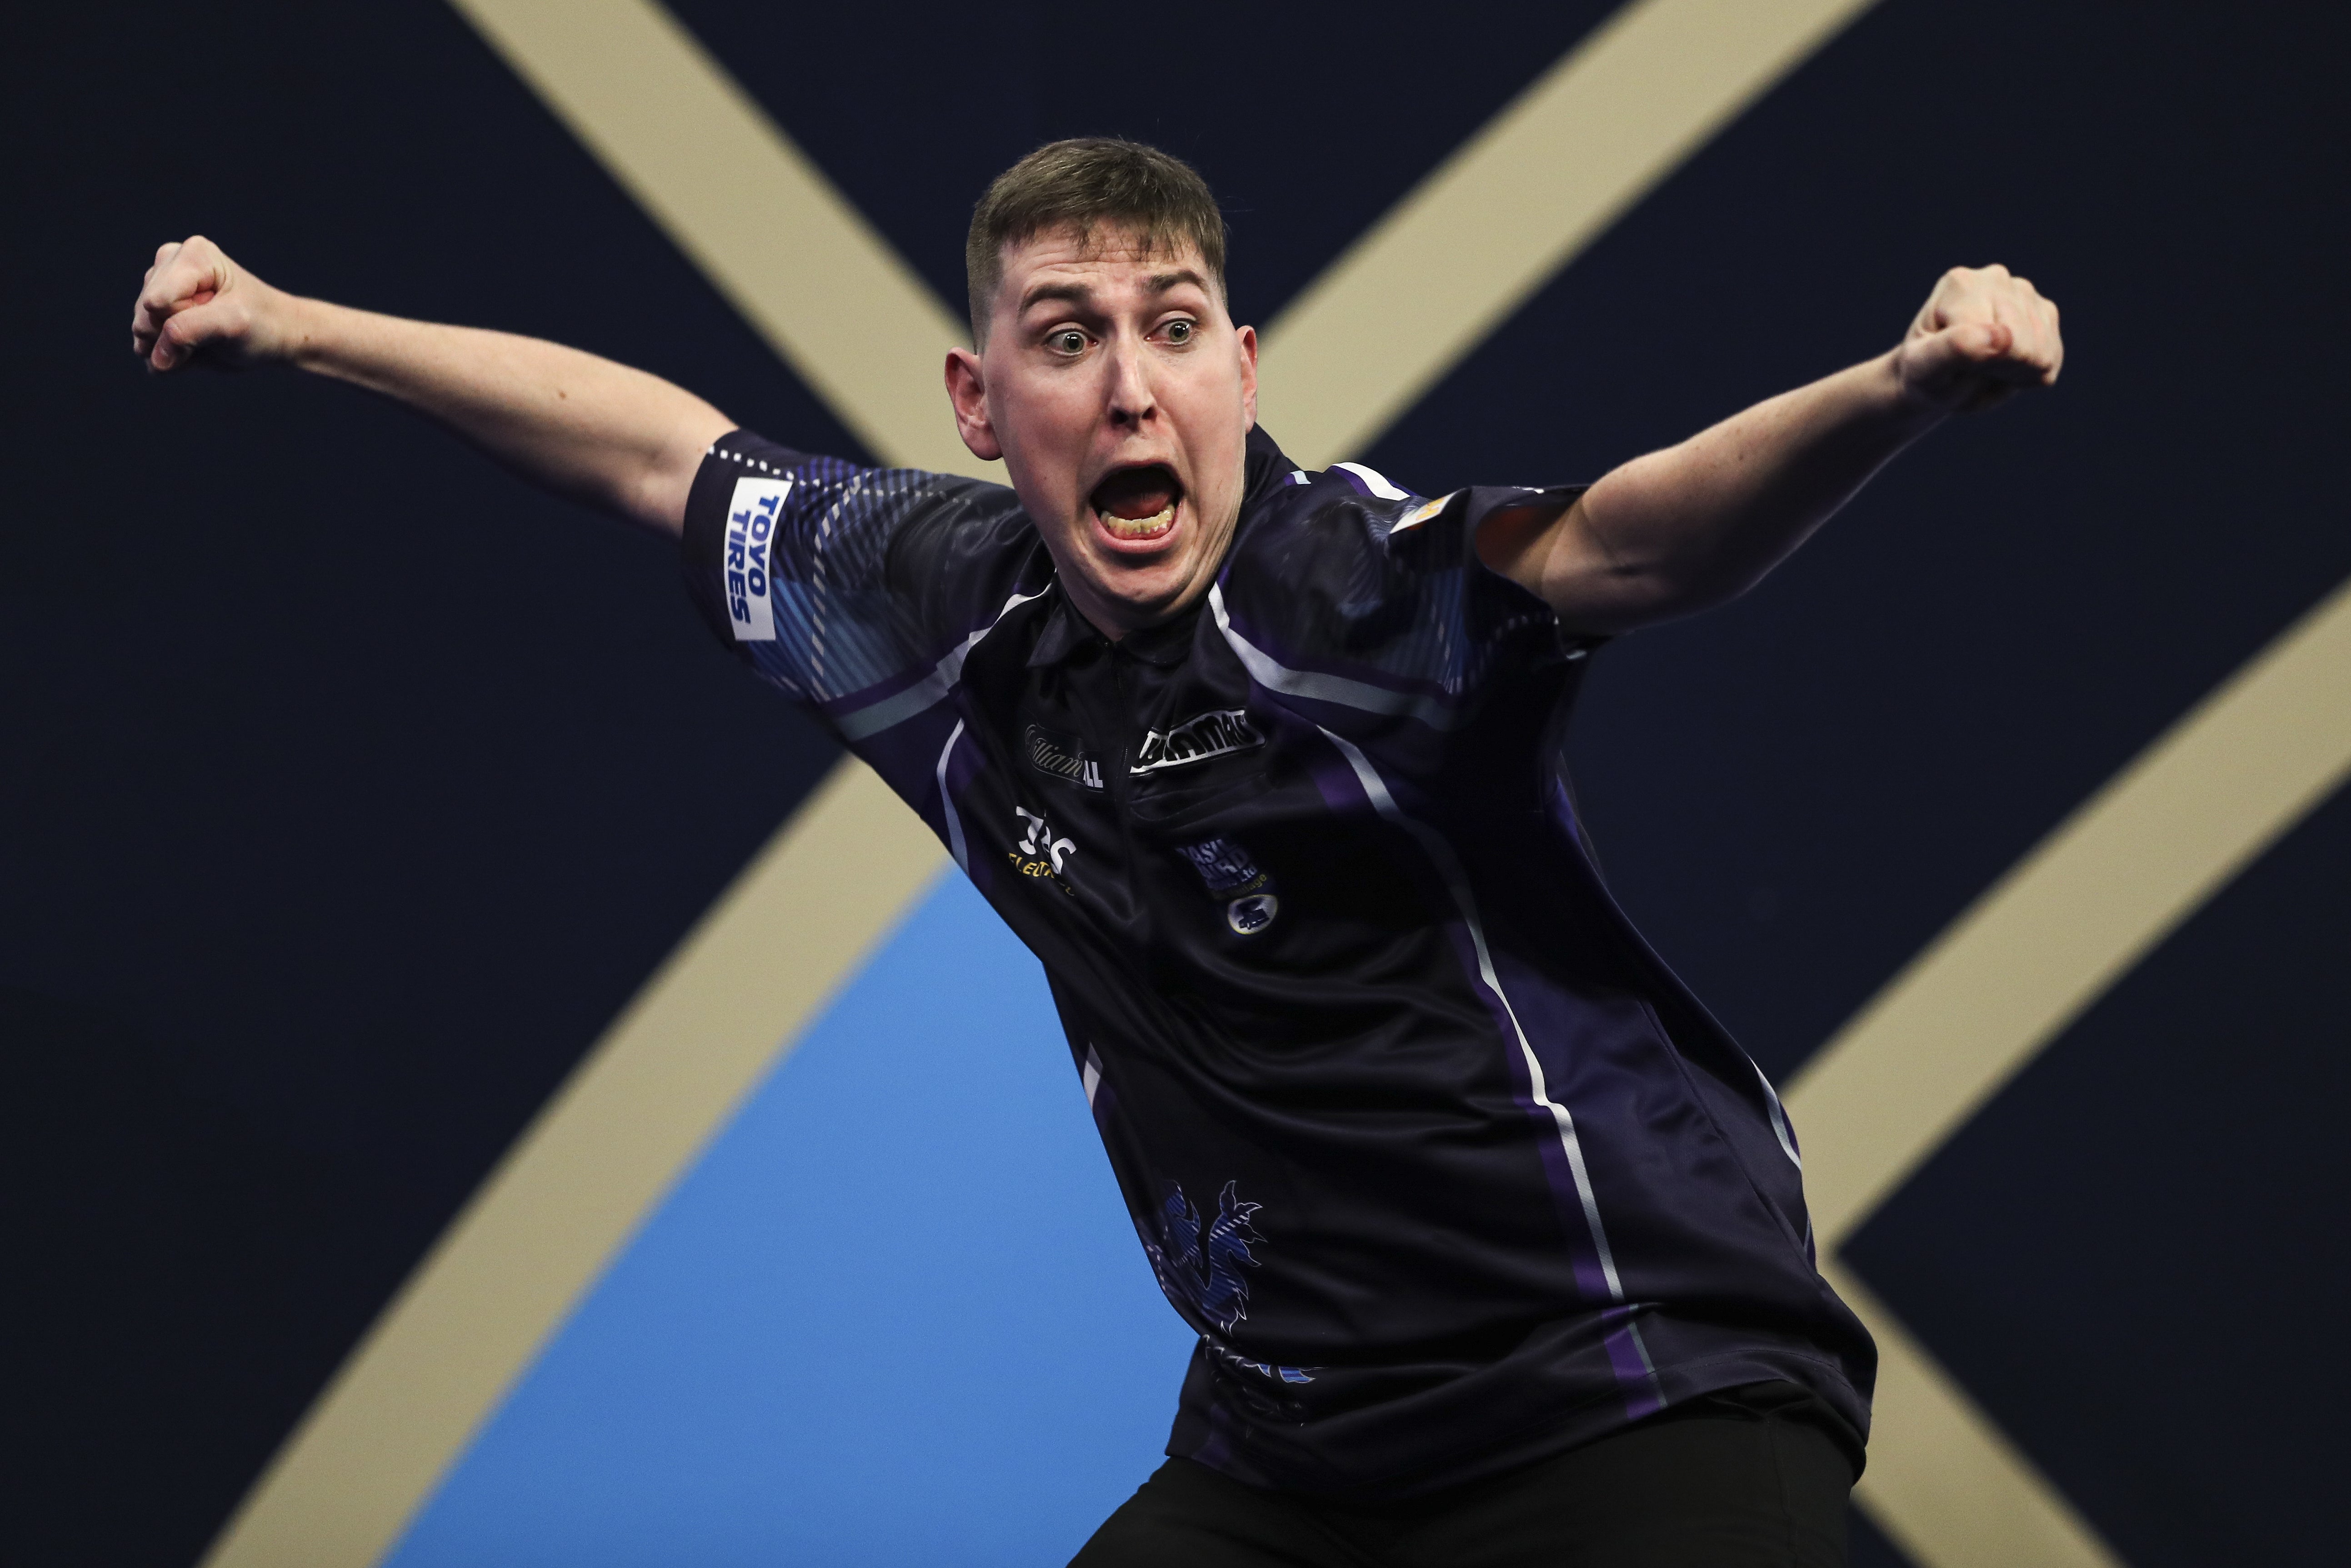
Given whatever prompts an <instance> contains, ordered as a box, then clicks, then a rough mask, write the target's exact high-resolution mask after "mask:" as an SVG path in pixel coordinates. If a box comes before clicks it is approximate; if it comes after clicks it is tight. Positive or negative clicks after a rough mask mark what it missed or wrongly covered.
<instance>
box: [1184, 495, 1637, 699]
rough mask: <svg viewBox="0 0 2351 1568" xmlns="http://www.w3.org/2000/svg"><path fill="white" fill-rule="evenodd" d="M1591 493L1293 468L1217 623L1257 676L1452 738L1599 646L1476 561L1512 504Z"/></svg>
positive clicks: (1222, 597)
mask: <svg viewBox="0 0 2351 1568" xmlns="http://www.w3.org/2000/svg"><path fill="white" fill-rule="evenodd" d="M1583 489H1584V486H1573V485H1571V486H1550V487H1545V488H1540V489H1537V488H1524V487H1518V486H1479V487H1477V488H1474V489H1467V490H1457V491H1455V492H1453V493H1452V494H1450V495H1447V496H1440V497H1420V496H1416V495H1412V494H1410V493H1408V492H1406V491H1405V490H1402V489H1400V488H1398V487H1396V486H1393V485H1391V484H1389V483H1388V482H1387V481H1386V480H1385V479H1384V477H1382V476H1379V475H1377V474H1375V473H1373V472H1372V471H1371V470H1369V469H1365V468H1363V467H1361V466H1360V465H1354V464H1344V465H1338V466H1337V467H1334V468H1332V469H1331V470H1329V471H1326V472H1325V473H1323V474H1320V475H1307V474H1303V473H1299V474H1295V475H1293V476H1292V477H1291V478H1290V480H1289V481H1287V482H1286V483H1285V485H1284V486H1282V487H1280V488H1278V489H1276V490H1275V491H1273V492H1272V494H1271V495H1270V497H1268V499H1267V502H1266V507H1267V516H1266V518H1265V522H1264V523H1263V524H1261V525H1259V526H1258V527H1255V528H1250V529H1249V530H1247V532H1246V533H1245V535H1244V538H1243V540H1242V546H1241V550H1240V553H1239V555H1238V559H1236V561H1235V562H1234V564H1233V566H1232V567H1231V568H1229V569H1228V570H1227V571H1226V572H1225V574H1224V576H1223V578H1222V580H1221V581H1220V583H1219V597H1218V599H1217V610H1218V612H1219V615H1220V617H1221V619H1222V629H1223V631H1224V632H1225V635H1226V637H1227V639H1228V641H1230V642H1231V643H1232V644H1233V646H1234V648H1235V651H1236V652H1237V653H1239V654H1240V656H1241V658H1242V661H1243V663H1244V664H1247V665H1248V666H1249V672H1250V674H1251V675H1252V676H1253V677H1255V678H1256V679H1257V680H1258V681H1259V684H1261V685H1266V686H1269V687H1270V688H1272V689H1273V690H1276V691H1279V692H1281V693H1283V694H1285V695H1290V696H1292V697H1296V698H1301V699H1306V700H1308V701H1310V702H1312V703H1314V704H1316V705H1318V706H1319V707H1321V709H1322V711H1327V712H1331V713H1332V715H1333V716H1334V717H1335V716H1337V715H1338V713H1339V712H1340V711H1341V710H1346V709H1353V710H1354V711H1355V712H1356V713H1358V714H1362V715H1365V716H1377V717H1380V718H1384V719H1399V718H1402V719H1411V720H1415V721H1417V722H1418V724H1419V725H1420V726H1422V727H1426V728H1427V729H1429V730H1432V731H1436V732H1451V731H1454V730H1457V729H1458V728H1459V727H1461V726H1463V725H1465V724H1467V723H1468V722H1469V721H1470V719H1471V718H1473V717H1474V716H1475V715H1476V714H1477V713H1478V712H1479V710H1480V709H1481V708H1483V707H1484V706H1486V703H1487V701H1488V699H1489V697H1491V696H1492V695H1496V694H1497V693H1498V692H1499V691H1500V690H1501V689H1502V688H1504V687H1506V686H1508V685H1510V684H1512V683H1513V682H1515V681H1517V680H1519V679H1520V678H1521V677H1527V676H1535V675H1540V674H1542V673H1543V672H1546V671H1553V670H1556V669H1558V668H1559V667H1560V666H1561V665H1562V664H1572V663H1573V662H1575V661H1577V660H1579V659H1581V658H1582V656H1583V654H1584V653H1587V652H1588V651H1589V650H1590V648H1591V647H1593V646H1594V645H1596V642H1597V639H1590V638H1583V637H1580V636H1566V635H1562V630H1561V628H1560V625H1559V621H1558V617H1557V616H1556V615H1554V614H1553V613H1552V609H1551V607H1550V606H1549V605H1548V604H1546V603H1544V602H1543V601H1542V600H1541V599H1540V598H1538V597H1537V596H1536V595H1534V594H1532V593H1530V592H1528V591H1526V590H1525V589H1523V588H1521V587H1520V586H1519V584H1517V583H1516V582H1513V581H1511V580H1510V579H1509V578H1507V577H1504V576H1502V575H1501V574H1499V573H1498V572H1496V571H1494V570H1491V569H1489V567H1488V566H1487V565H1486V564H1485V563H1484V561H1482V560H1481V559H1479V556H1478V553H1477V549H1476V544H1475V541H1476V538H1477V535H1478V529H1479V527H1480V526H1481V525H1482V524H1483V523H1484V521H1485V520H1486V519H1487V518H1488V517H1491V516H1493V515H1495V514H1496V513H1497V512H1499V511H1503V510H1506V509H1509V508H1513V507H1537V508H1541V509H1545V510H1551V511H1560V510H1564V509H1565V508H1566V507H1568V506H1570V505H1571V504H1573V501H1574V499H1575V497H1577V496H1579V495H1581V494H1583Z"/></svg>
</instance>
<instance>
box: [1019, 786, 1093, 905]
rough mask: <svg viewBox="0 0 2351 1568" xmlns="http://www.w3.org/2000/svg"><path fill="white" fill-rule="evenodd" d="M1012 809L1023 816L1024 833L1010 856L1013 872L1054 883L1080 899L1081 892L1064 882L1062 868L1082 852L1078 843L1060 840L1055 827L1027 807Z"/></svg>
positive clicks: (1065, 839) (1021, 822) (1021, 824)
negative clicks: (1078, 894)
mask: <svg viewBox="0 0 2351 1568" xmlns="http://www.w3.org/2000/svg"><path fill="white" fill-rule="evenodd" d="M1012 810H1013V811H1014V813H1015V814H1016V815H1018V816H1019V819H1020V826H1021V828H1022V830H1023V831H1022V832H1021V834H1020V842H1019V844H1018V845H1016V846H1014V848H1013V849H1012V850H1011V851H1010V852H1008V855H1007V857H1006V858H1007V859H1008V860H1010V861H1011V862H1012V869H1013V870H1015V871H1017V872H1019V873H1020V874H1021V875H1022V876H1030V877H1037V878H1040V879H1042V880H1045V881H1050V882H1051V883H1053V884H1054V885H1055V886H1057V887H1059V888H1060V889H1061V891H1062V892H1063V893H1066V894H1070V895H1071V897H1073V898H1074V897H1076V896H1077V890H1076V889H1074V888H1072V887H1071V885H1070V884H1069V883H1066V882H1064V881H1062V880H1061V868H1062V867H1064V866H1066V865H1068V864H1069V863H1070V857H1071V855H1074V854H1076V853H1077V852H1078V846H1077V843H1076V841H1074V840H1071V839H1067V838H1059V837H1056V836H1055V835H1054V832H1053V825H1052V824H1051V823H1050V822H1049V821H1046V820H1045V819H1044V818H1043V817H1041V816H1040V815H1038V814H1037V813H1036V812H1034V811H1031V810H1029V809H1027V808H1026V807H1023V806H1015V807H1013V808H1012Z"/></svg>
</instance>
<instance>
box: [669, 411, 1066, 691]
mask: <svg viewBox="0 0 2351 1568" xmlns="http://www.w3.org/2000/svg"><path fill="white" fill-rule="evenodd" d="M1041 558H1042V547H1041V545H1040V542H1039V541H1038V538H1037V534H1036V530H1035V528H1033V527H1032V526H1031V525H1030V524H1029V519H1028V517H1027V516H1026V515H1025V514H1023V513H1022V512H1021V510H1020V507H1019V501H1018V500H1017V499H1016V498H1015V497H1013V494H1012V492H1011V491H1010V490H1008V489H1007V488H1005V487H1004V486H1000V485H990V484H987V483H985V482H983V481H980V480H977V479H966V478H963V477H960V476H956V475H949V474H933V473H927V472H925V471H923V470H920V469H911V468H868V467H863V466H861V465H857V464H853V463H848V462H844V461H842V460H841V459H839V458H833V457H817V456H811V455H809V454H807V453H802V452H795V451H793V450H792V449H791V448H789V447H786V446H780V445H778V444H776V443H774V442H771V441H768V440H766V439H765V438H763V437H760V436H758V435H754V434H749V433H747V432H744V431H737V432H734V433H733V434H728V435H726V436H724V437H722V438H721V439H720V440H718V441H717V442H716V443H714V444H712V446H711V448H710V450H709V452H708V453H707V454H706V455H705V456H704V458H703V462H702V466H701V468H700V470H699V471H698V472H697V473H696V474H695V480H694V486H693V489H692V492H691V493H690V495H689V496H688V497H687V501H686V508H685V538H684V564H685V575H686V582H687V587H688V590H689V591H690V592H691V593H692V595H693V597H694V600H695V604H696V605H697V606H698V607H699V608H700V610H701V611H702V613H703V618H704V619H705V621H706V622H708V624H709V626H710V629H711V632H712V633H713V634H714V635H716V637H717V638H718V640H719V642H720V643H722V644H724V645H725V646H726V648H728V649H729V650H730V651H731V652H733V653H735V654H736V655H737V657H739V658H741V659H743V660H744V661H745V662H746V663H747V664H749V665H750V666H751V667H752V669H753V670H755V671H756V672H758V674H760V675H761V676H762V677H763V678H765V679H767V680H768V681H770V682H772V683H773V684H774V685H778V686H779V687H781V688H782V689H783V690H784V691H785V692H786V693H788V694H789V695H791V696H793V697H794V698H796V699H798V700H799V701H800V702H803V703H805V704H807V705H809V706H811V707H813V708H815V709H816V710H817V712H818V713H819V714H820V716H825V717H827V718H829V719H831V720H833V721H834V725H835V727H836V728H842V722H841V721H842V720H843V719H844V718H846V717H848V716H852V715H854V714H856V713H858V712H860V711H862V710H863V709H866V708H870V707H872V706H873V705H874V704H875V703H877V702H880V701H883V700H884V699H886V698H887V697H888V696H889V695H891V694H893V692H896V691H899V690H901V689H903V688H904V687H905V686H906V685H908V683H909V682H911V681H914V680H918V679H920V678H921V676H922V675H923V674H925V673H926V672H928V671H929V670H931V669H932V668H933V667H934V666H935V664H936V663H937V661H938V660H939V659H940V658H941V657H942V656H944V655H946V653H949V652H950V651H951V650H953V649H955V648H956V647H959V646H960V645H961V644H962V643H964V642H965V641H966V640H967V638H969V637H970V636H971V635H972V633H973V632H977V631H979V630H981V629H984V628H985V627H987V625H989V624H991V623H992V622H993V621H994V619H995V618H996V616H997V615H998V614H1000V613H1001V612H1002V607H1003V605H1004V602H1005V601H1006V599H1007V597H1008V596H1010V595H1012V594H1014V593H1016V592H1017V591H1019V588H1020V585H1021V584H1022V582H1023V581H1025V580H1026V579H1028V578H1029V577H1033V576H1035V575H1037V574H1038V572H1039V570H1040V560H1041ZM853 728H854V727H853V726H852V727H851V729H850V730H846V731H844V733H852V737H853Z"/></svg>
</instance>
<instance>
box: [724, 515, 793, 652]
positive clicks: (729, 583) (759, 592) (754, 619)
mask: <svg viewBox="0 0 2351 1568" xmlns="http://www.w3.org/2000/svg"><path fill="white" fill-rule="evenodd" d="M791 493H792V482H791V481H790V480H789V479H737V480H736V481H735V498H734V499H733V500H732V501H731V502H729V503H728V504H727V507H726V564H725V570H726V618H727V620H729V621H730V622H733V623H734V627H735V641H737V643H772V642H774V641H775V640H776V611H775V604H774V601H773V599H772V598H771V596H770V594H769V590H770V589H771V588H772V587H773V586H774V580H773V579H774V573H773V570H772V569H773V548H772V547H773V546H774V544H775V539H776V522H777V519H778V518H780V517H782V516H783V515H784V497H787V496H789V495H790V494H791Z"/></svg>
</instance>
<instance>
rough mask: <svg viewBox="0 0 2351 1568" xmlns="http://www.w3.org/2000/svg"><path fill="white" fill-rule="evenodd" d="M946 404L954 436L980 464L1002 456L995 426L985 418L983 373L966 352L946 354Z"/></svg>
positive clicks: (975, 357) (984, 377)
mask: <svg viewBox="0 0 2351 1568" xmlns="http://www.w3.org/2000/svg"><path fill="white" fill-rule="evenodd" d="M947 401H948V402H951V403H953V404H955V416H956V434H957V435H960V436H962V437H963V444H965V445H966V446H968V447H970V448H971V455H973V456H974V457H977V458H978V459H979V460H980V461H981V462H983V463H993V462H995V461H996V460H997V459H998V458H999V457H1001V456H1003V455H1004V447H1003V445H1002V444H1001V443H999V442H998V440H997V439H996V423H995V421H993V420H991V419H990V418H988V416H987V371H985V370H983V369H981V367H980V363H979V356H978V355H977V354H975V353H973V352H972V351H971V350H969V349H949V350H947Z"/></svg>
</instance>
